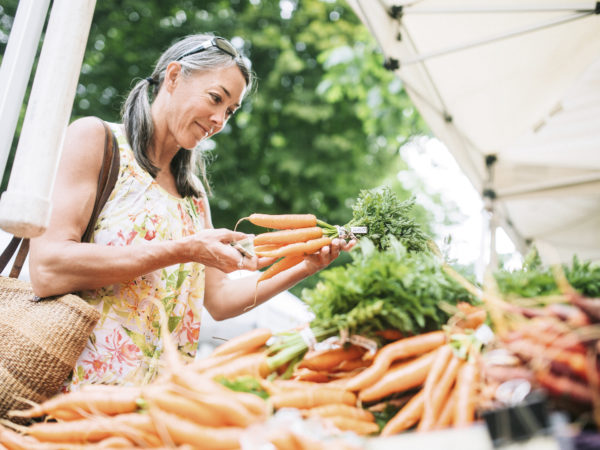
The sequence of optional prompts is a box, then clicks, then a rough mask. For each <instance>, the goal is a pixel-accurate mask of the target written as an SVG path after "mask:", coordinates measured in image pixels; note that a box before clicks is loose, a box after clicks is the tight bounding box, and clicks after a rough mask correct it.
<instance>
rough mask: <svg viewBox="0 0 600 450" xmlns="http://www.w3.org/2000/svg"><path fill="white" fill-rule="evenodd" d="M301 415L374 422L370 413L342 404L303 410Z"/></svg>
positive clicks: (373, 417)
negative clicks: (338, 417)
mask: <svg viewBox="0 0 600 450" xmlns="http://www.w3.org/2000/svg"><path fill="white" fill-rule="evenodd" d="M303 414H304V415H306V416H319V417H332V416H340V417H348V418H350V419H356V420H362V421H365V422H375V416H374V415H373V413H372V412H371V411H367V410H366V409H362V408H357V407H356V406H350V405H346V404H344V403H340V404H329V405H321V406H315V407H314V408H310V409H306V410H303Z"/></svg>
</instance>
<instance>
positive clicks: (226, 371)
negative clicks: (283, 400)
mask: <svg viewBox="0 0 600 450" xmlns="http://www.w3.org/2000/svg"><path fill="white" fill-rule="evenodd" d="M269 373H270V369H269V365H268V364H267V356H266V355H265V354H264V353H250V354H247V355H242V356H240V357H239V358H236V359H234V360H232V361H229V362H228V363H225V364H222V365H220V366H217V367H214V368H212V369H208V370H205V371H204V372H203V375H204V376H206V377H208V378H214V377H217V376H223V377H225V378H235V377H238V376H240V375H253V376H256V377H261V378H264V377H266V376H267V375H268V374H269Z"/></svg>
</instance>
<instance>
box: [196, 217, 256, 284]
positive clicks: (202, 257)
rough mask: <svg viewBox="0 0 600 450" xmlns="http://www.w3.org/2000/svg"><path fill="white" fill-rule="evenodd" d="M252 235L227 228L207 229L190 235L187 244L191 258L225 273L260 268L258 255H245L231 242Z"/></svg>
mask: <svg viewBox="0 0 600 450" xmlns="http://www.w3.org/2000/svg"><path fill="white" fill-rule="evenodd" d="M249 237H250V238H251V237H252V236H251V235H248V234H245V233H240V232H239V231H231V230H228V229H226V228H218V229H212V228H211V229H205V230H202V231H199V232H197V233H195V234H194V235H192V236H188V237H187V238H185V239H186V242H185V244H186V245H187V246H188V248H187V251H188V252H189V253H188V254H189V259H190V260H191V261H195V262H199V263H201V264H204V265H205V266H208V267H214V268H216V269H219V270H221V271H222V272H225V273H230V272H234V271H236V270H258V269H259V264H258V258H257V257H256V256H253V257H248V256H243V255H242V254H241V253H240V252H239V251H238V250H236V249H235V248H234V247H233V246H232V245H231V244H232V243H233V242H238V241H241V240H243V239H246V238H249Z"/></svg>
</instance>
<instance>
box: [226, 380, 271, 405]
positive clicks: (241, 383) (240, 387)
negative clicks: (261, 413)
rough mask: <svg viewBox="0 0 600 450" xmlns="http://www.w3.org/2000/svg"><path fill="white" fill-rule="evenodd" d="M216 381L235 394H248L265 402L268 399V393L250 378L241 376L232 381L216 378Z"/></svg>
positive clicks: (256, 381)
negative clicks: (256, 396)
mask: <svg viewBox="0 0 600 450" xmlns="http://www.w3.org/2000/svg"><path fill="white" fill-rule="evenodd" d="M216 381H217V382H219V383H221V384H222V385H223V386H225V387H227V388H229V389H231V390H232V391H235V392H247V393H250V394H254V395H258V396H259V397H260V398H262V399H264V400H266V399H267V398H269V393H268V392H267V391H265V389H264V388H263V387H262V386H261V384H260V383H259V381H258V380H257V379H256V378H254V377H252V376H249V375H248V376H241V377H237V378H235V379H233V380H230V379H228V378H225V377H218V378H216Z"/></svg>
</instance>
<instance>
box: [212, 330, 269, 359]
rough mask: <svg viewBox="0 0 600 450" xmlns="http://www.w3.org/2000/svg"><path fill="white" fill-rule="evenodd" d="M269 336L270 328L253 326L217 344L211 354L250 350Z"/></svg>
mask: <svg viewBox="0 0 600 450" xmlns="http://www.w3.org/2000/svg"><path fill="white" fill-rule="evenodd" d="M271 336H272V333H271V330H269V329H268V328H255V329H253V330H251V331H248V332H247V333H243V334H240V335H239V336H236V337H234V338H232V339H229V340H228V341H227V342H225V343H223V344H221V345H219V346H218V347H217V348H215V349H214V351H213V352H212V354H211V356H220V355H226V354H230V353H234V352H238V351H246V352H251V351H254V350H256V349H258V348H259V347H262V346H263V345H264V344H266V343H267V341H268V340H269V339H270V338H271Z"/></svg>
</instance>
